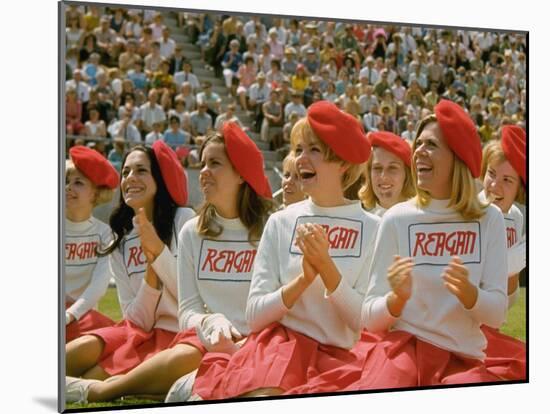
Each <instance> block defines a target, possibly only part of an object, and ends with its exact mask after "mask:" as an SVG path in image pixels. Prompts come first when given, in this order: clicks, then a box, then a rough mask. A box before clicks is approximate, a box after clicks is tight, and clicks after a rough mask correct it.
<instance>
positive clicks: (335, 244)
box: [325, 226, 359, 249]
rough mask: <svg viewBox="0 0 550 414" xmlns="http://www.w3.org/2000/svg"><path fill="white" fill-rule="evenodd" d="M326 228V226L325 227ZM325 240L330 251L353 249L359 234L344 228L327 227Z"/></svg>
mask: <svg viewBox="0 0 550 414" xmlns="http://www.w3.org/2000/svg"><path fill="white" fill-rule="evenodd" d="M327 227H328V226H327ZM328 229H329V230H328V231H327V230H325V231H327V238H328V242H329V245H330V248H331V249H353V248H355V242H356V241H357V236H358V235H359V232H358V231H357V230H354V229H348V228H346V227H332V228H330V227H328Z"/></svg>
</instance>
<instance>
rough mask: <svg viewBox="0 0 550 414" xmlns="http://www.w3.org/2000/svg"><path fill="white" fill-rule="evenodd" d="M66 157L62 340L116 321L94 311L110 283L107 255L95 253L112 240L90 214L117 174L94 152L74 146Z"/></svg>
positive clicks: (104, 198) (105, 198) (106, 199)
mask: <svg viewBox="0 0 550 414" xmlns="http://www.w3.org/2000/svg"><path fill="white" fill-rule="evenodd" d="M69 156H70V159H68V160H66V162H65V200H66V202H65V205H66V209H65V277H64V285H65V324H66V326H65V343H68V342H71V341H72V340H74V339H76V338H78V337H80V336H82V335H85V334H86V332H88V331H91V330H94V329H99V328H104V327H107V326H111V325H114V322H113V321H112V320H111V319H110V318H109V317H107V316H106V315H103V314H102V313H100V312H98V311H97V310H95V309H96V307H97V303H98V301H99V300H100V299H101V298H102V297H103V295H104V294H105V292H106V291H107V287H108V286H109V280H110V278H111V272H110V270H109V258H108V257H98V255H97V250H98V249H102V248H105V247H106V246H107V245H108V244H109V243H110V242H111V239H112V236H111V229H110V227H109V226H108V225H107V224H105V223H103V222H102V221H100V220H98V219H96V218H95V217H93V216H92V212H93V209H94V208H95V207H97V206H98V205H101V204H105V203H108V202H109V201H111V199H112V197H113V190H114V189H115V188H116V187H117V185H118V180H119V178H118V173H117V172H116V170H115V169H114V167H113V166H112V165H111V164H110V163H109V162H108V161H107V160H106V159H105V157H103V156H102V155H101V154H99V153H98V152H97V151H95V150H92V149H90V148H87V147H84V146H81V145H77V146H74V147H72V148H71V149H70V150H69Z"/></svg>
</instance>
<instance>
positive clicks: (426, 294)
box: [302, 101, 506, 392]
mask: <svg viewBox="0 0 550 414" xmlns="http://www.w3.org/2000/svg"><path fill="white" fill-rule="evenodd" d="M434 109H435V114H433V115H429V116H428V117H426V118H424V119H423V120H422V121H421V123H420V125H419V127H418V133H417V135H416V138H415V140H414V143H413V149H412V150H413V158H412V174H413V178H414V183H415V186H416V189H417V194H418V195H417V196H416V197H415V198H413V199H411V200H409V201H406V202H404V203H400V204H397V205H395V206H394V207H393V208H391V209H390V210H388V211H387V212H386V213H385V214H384V216H383V218H382V221H381V223H380V228H379V231H378V237H377V239H376V246H375V249H374V255H373V262H372V267H371V274H370V281H369V287H368V290H367V293H366V297H365V300H364V302H363V306H362V313H361V316H362V323H363V326H364V327H365V328H366V329H367V331H368V332H369V333H370V334H371V335H370V336H368V337H366V338H365V337H363V338H362V340H361V341H360V342H359V343H358V344H357V345H356V347H355V348H354V351H355V352H356V355H358V358H357V359H356V360H355V361H353V362H352V363H350V364H349V365H347V366H343V367H340V368H338V369H335V370H332V371H331V372H327V373H325V374H324V375H323V376H321V377H318V378H316V383H315V384H313V385H312V386H311V387H310V388H309V389H306V390H305V391H306V392H316V391H318V390H323V391H327V390H328V391H342V390H344V391H353V390H371V389H391V388H400V387H417V386H433V385H442V384H464V383H477V382H490V381H500V380H501V379H502V377H501V376H500V375H498V374H497V373H495V372H493V371H492V370H493V368H495V367H489V366H487V365H486V364H485V363H484V359H485V353H484V349H485V345H486V340H485V336H484V335H483V332H482V331H481V329H480V325H482V324H485V325H489V326H492V327H498V326H500V324H501V323H502V321H503V320H504V316H505V312H506V263H505V262H503V261H502V260H500V259H499V258H502V257H504V255H505V251H506V246H505V237H506V236H505V227H504V219H503V217H502V214H501V213H500V211H499V210H498V208H496V207H495V206H492V205H486V204H484V203H482V202H481V201H480V200H479V199H478V197H477V192H476V185H475V181H474V179H475V178H477V177H479V176H480V174H481V144H480V140H479V137H478V135H477V131H476V127H475V125H474V124H473V122H472V121H471V119H470V118H469V117H468V115H467V114H466V113H465V112H464V110H463V109H462V108H461V107H460V106H458V105H457V104H455V103H453V102H451V101H441V102H439V103H438V104H437V105H436V106H435V108H434ZM302 391H303V390H302Z"/></svg>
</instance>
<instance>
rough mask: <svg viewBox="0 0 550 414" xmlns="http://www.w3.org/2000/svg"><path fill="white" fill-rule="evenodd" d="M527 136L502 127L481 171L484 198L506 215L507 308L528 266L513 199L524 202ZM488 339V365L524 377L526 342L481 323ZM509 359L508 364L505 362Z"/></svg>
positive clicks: (507, 374) (502, 373) (520, 220)
mask: <svg viewBox="0 0 550 414" xmlns="http://www.w3.org/2000/svg"><path fill="white" fill-rule="evenodd" d="M526 154H527V136H526V133H525V130H523V129H522V128H520V127H518V126H512V125H505V126H503V127H502V132H501V139H500V140H499V141H491V142H489V143H488V144H487V145H486V146H485V148H484V149H483V163H482V166H481V172H482V177H484V178H483V191H482V192H481V193H480V194H479V196H480V199H481V200H482V201H490V202H492V203H493V204H494V205H496V206H497V207H498V208H500V210H501V211H502V214H504V223H505V225H506V247H507V253H508V255H507V258H508V288H507V294H508V308H510V307H511V306H512V305H513V304H514V302H515V301H516V300H517V298H518V296H519V272H520V271H521V270H523V269H524V268H525V255H526V252H525V250H526V242H525V239H524V235H523V215H522V213H521V211H520V210H519V208H518V207H516V206H515V205H514V202H517V203H520V204H525V201H526V195H525V184H526V182H527V181H526V177H527V174H526ZM481 329H482V330H483V333H484V334H485V337H486V338H487V348H486V349H485V353H486V354H487V357H486V364H487V365H492V364H493V363H496V364H497V365H498V367H497V368H495V369H500V371H499V372H498V373H499V375H500V376H503V377H506V378H513V379H525V376H526V348H525V343H524V342H522V341H520V340H518V339H515V338H512V337H510V336H508V335H504V334H503V333H500V332H499V331H498V329H495V328H491V327H489V326H486V325H484V326H482V327H481ZM505 360H506V361H507V363H506V364H505V363H504V361H505Z"/></svg>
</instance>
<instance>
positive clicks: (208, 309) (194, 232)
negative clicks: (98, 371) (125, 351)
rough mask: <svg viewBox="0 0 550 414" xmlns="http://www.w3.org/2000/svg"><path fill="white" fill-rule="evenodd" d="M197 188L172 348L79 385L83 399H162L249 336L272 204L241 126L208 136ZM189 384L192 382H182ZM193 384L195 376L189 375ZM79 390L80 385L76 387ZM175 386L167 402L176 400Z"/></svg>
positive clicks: (181, 262)
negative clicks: (253, 285) (252, 293)
mask: <svg viewBox="0 0 550 414" xmlns="http://www.w3.org/2000/svg"><path fill="white" fill-rule="evenodd" d="M200 159H201V163H202V169H201V171H200V177H199V183H200V186H201V190H202V192H203V194H204V197H205V203H204V204H203V205H202V206H201V208H200V209H199V212H198V215H197V216H196V217H195V218H193V219H191V220H189V221H188V222H187V223H185V225H184V226H183V228H182V229H181V231H180V232H179V236H178V243H177V252H178V253H177V256H178V259H177V263H178V264H177V285H178V303H179V305H178V319H179V330H180V332H179V333H178V334H177V335H176V336H175V337H174V338H173V339H172V340H171V342H170V343H169V345H168V346H167V347H165V348H167V349H164V350H162V351H160V352H158V353H157V354H156V355H154V356H152V357H151V358H149V359H147V360H146V361H144V362H143V363H141V364H140V365H138V366H137V367H135V368H134V369H132V370H131V371H129V372H128V373H127V374H125V375H120V376H118V377H117V378H116V379H112V380H109V381H103V382H100V381H82V380H80V381H79V382H75V383H77V384H80V385H81V386H82V387H84V391H83V392H82V391H81V392H76V393H74V394H75V395H76V396H77V397H76V398H78V399H79V400H86V401H89V402H92V401H107V400H112V399H114V398H117V397H120V396H123V395H149V396H154V397H156V398H162V399H164V397H165V395H166V394H167V392H168V391H169V389H170V387H171V386H172V385H173V383H174V382H175V381H176V380H178V378H180V377H182V376H184V375H185V374H187V373H189V372H191V371H193V370H195V369H196V368H197V367H198V364H199V362H200V360H201V358H202V356H203V355H204V354H205V353H206V352H208V351H212V352H228V353H231V352H234V351H235V350H236V349H237V347H238V345H237V343H238V342H239V341H240V340H241V339H242V338H244V337H245V336H246V335H247V334H248V327H247V325H246V322H245V315H244V313H245V306H246V298H247V295H248V288H249V285H250V278H251V274H252V265H253V263H254V257H255V255H256V248H257V242H258V241H259V239H260V236H261V233H262V231H263V226H264V224H265V222H266V220H267V216H268V213H269V212H270V211H271V209H272V207H273V204H272V202H271V200H270V198H271V188H270V186H269V182H268V180H267V177H266V176H265V174H264V170H263V157H262V155H261V152H260V151H259V150H258V148H257V147H256V145H255V144H254V142H253V141H251V140H250V138H248V136H247V135H246V134H245V133H244V131H242V130H241V129H240V128H239V127H238V126H237V125H236V124H235V123H231V122H229V123H226V124H225V125H224V127H223V129H222V132H221V133H217V132H216V133H212V134H210V135H208V136H207V137H206V140H205V142H204V144H203V145H202V146H201V149H200ZM184 379H185V382H184V385H185V383H187V382H188V378H186V377H184ZM191 384H192V377H191ZM72 388H73V389H74V388H75V387H74V386H73V387H72ZM179 394H180V393H179V389H178V388H177V387H176V388H175V389H174V390H173V391H172V393H171V396H170V398H169V399H168V401H178V396H179Z"/></svg>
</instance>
